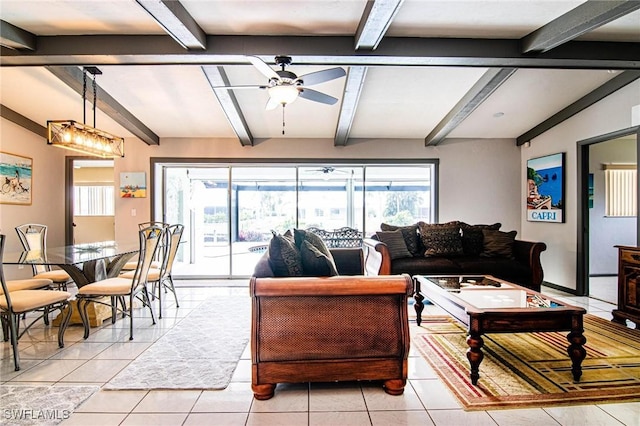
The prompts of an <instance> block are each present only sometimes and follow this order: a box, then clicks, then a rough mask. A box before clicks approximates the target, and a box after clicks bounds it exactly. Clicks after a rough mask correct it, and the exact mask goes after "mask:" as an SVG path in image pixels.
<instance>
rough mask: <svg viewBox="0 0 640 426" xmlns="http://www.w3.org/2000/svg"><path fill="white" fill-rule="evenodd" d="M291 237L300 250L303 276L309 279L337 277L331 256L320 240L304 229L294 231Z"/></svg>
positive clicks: (336, 270)
mask: <svg viewBox="0 0 640 426" xmlns="http://www.w3.org/2000/svg"><path fill="white" fill-rule="evenodd" d="M293 236H294V240H295V244H296V246H297V247H298V249H299V250H300V255H301V259H302V270H303V273H304V275H306V276H310V277H329V276H334V275H338V269H337V268H336V263H335V261H334V259H333V255H332V254H331V251H330V250H329V248H328V247H327V245H326V244H325V242H324V241H323V240H322V238H320V237H319V236H318V235H316V234H314V233H313V232H311V231H306V230H304V229H294V230H293Z"/></svg>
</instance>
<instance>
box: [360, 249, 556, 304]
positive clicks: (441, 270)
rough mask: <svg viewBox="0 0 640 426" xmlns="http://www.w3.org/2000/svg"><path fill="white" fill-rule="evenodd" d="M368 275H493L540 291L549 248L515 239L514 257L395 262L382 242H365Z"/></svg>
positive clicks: (444, 257) (440, 258) (425, 258)
mask: <svg viewBox="0 0 640 426" xmlns="http://www.w3.org/2000/svg"><path fill="white" fill-rule="evenodd" d="M363 249H364V257H365V265H364V269H365V274H367V275H391V274H409V275H410V276H414V275H445V274H452V275H493V276H495V277H497V278H501V279H503V280H506V281H509V282H512V283H515V284H519V285H522V286H524V287H527V288H530V289H532V290H535V291H540V287H541V285H542V280H543V277H544V273H543V270H542V264H541V263H540V254H541V253H542V252H543V251H544V250H546V249H547V246H546V244H544V243H542V242H530V241H522V240H515V241H514V245H513V258H512V259H508V258H487V257H481V256H438V257H424V256H418V257H408V258H402V259H392V258H391V254H390V252H389V248H388V247H387V245H386V244H385V243H383V242H381V241H378V240H375V239H371V238H365V239H364V240H363Z"/></svg>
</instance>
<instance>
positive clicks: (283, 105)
mask: <svg viewBox="0 0 640 426" xmlns="http://www.w3.org/2000/svg"><path fill="white" fill-rule="evenodd" d="M284 107H285V104H282V134H283V135H284Z"/></svg>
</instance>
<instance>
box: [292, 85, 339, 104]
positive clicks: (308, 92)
mask: <svg viewBox="0 0 640 426" xmlns="http://www.w3.org/2000/svg"><path fill="white" fill-rule="evenodd" d="M298 92H299V93H298V96H300V97H301V98H305V99H308V100H310V101H314V102H320V103H321V104H327V105H333V104H335V103H336V102H338V99H336V98H334V97H333V96H329V95H325V94H324V93H321V92H318V91H317V90H313V89H307V88H306V87H302V88H298Z"/></svg>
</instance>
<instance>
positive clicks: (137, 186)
mask: <svg viewBox="0 0 640 426" xmlns="http://www.w3.org/2000/svg"><path fill="white" fill-rule="evenodd" d="M146 196H147V180H146V176H145V173H144V172H126V173H120V197H122V198H145V197H146Z"/></svg>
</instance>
